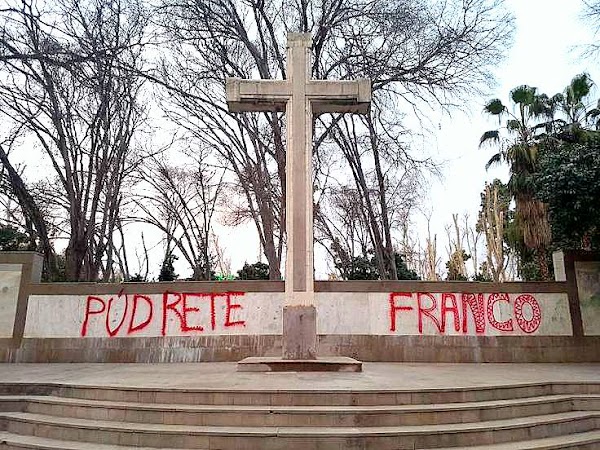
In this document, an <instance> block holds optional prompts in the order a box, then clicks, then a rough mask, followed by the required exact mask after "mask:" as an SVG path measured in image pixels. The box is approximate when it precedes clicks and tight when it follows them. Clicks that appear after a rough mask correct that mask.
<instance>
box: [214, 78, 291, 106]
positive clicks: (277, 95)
mask: <svg viewBox="0 0 600 450" xmlns="http://www.w3.org/2000/svg"><path fill="white" fill-rule="evenodd" d="M225 91H226V95H227V106H228V107H229V111H231V112H246V111H248V112H251V111H285V104H286V102H287V101H288V99H289V98H290V96H291V95H292V91H291V87H290V84H289V82H287V81H285V80H243V79H240V78H227V79H226V80H225Z"/></svg>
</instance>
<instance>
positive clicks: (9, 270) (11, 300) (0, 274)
mask: <svg viewBox="0 0 600 450" xmlns="http://www.w3.org/2000/svg"><path fill="white" fill-rule="evenodd" d="M22 267H23V266H22V265H21V264H0V338H11V337H12V336H13V327H14V325H15V321H16V315H17V302H18V299H19V286H20V285H21V270H22Z"/></svg>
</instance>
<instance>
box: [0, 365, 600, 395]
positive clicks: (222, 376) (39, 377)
mask: <svg viewBox="0 0 600 450" xmlns="http://www.w3.org/2000/svg"><path fill="white" fill-rule="evenodd" d="M236 366H237V364H236V363H233V362H231V363H229V362H227V363H190V364H186V363H179V364H79V363H77V364H0V381H1V382H4V383H69V384H76V385H82V386H119V387H134V388H169V389H207V390H236V391H263V390H293V391H306V390H310V391H328V392H331V391H357V390H362V391H406V390H409V391H411V390H430V389H434V390H436V389H455V388H479V387H486V386H488V387H492V386H505V385H515V384H524V385H527V384H531V383H552V382H567V383H586V382H594V383H596V382H600V364H424V363H370V362H364V363H363V371H362V372H360V373H347V372H320V373H319V372H257V373H253V372H237V370H236Z"/></svg>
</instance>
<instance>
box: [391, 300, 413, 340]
mask: <svg viewBox="0 0 600 450" xmlns="http://www.w3.org/2000/svg"><path fill="white" fill-rule="evenodd" d="M398 297H407V298H412V294H411V293H410V292H392V293H391V294H390V331H396V312H397V311H412V310H413V309H414V308H413V307H412V306H398V305H396V298H398Z"/></svg>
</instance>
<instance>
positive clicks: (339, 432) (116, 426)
mask: <svg viewBox="0 0 600 450" xmlns="http://www.w3.org/2000/svg"><path fill="white" fill-rule="evenodd" d="M594 417H600V411H570V412H563V413H555V414H546V415H540V416H528V417H518V418H511V419H502V420H492V421H482V422H473V423H454V424H435V425H401V426H386V427H288V426H285V427H281V426H280V427H264V426H262V427H228V426H198V425H171V424H149V423H136V422H113V421H105V420H90V419H79V418H71V417H57V416H47V415H43V414H32V413H25V412H5V413H0V418H5V419H8V420H11V419H12V420H17V421H21V422H28V423H38V424H45V425H56V426H67V427H74V428H89V429H95V430H98V429H102V430H110V431H122V432H147V433H167V434H168V433H173V434H177V433H186V434H198V435H230V436H311V435H313V436H328V435H329V436H383V435H402V434H406V435H409V434H431V433H460V432H470V431H482V430H499V429H510V428H518V427H527V426H531V425H537V424H550V423H560V422H564V421H571V420H578V419H585V418H594Z"/></svg>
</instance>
